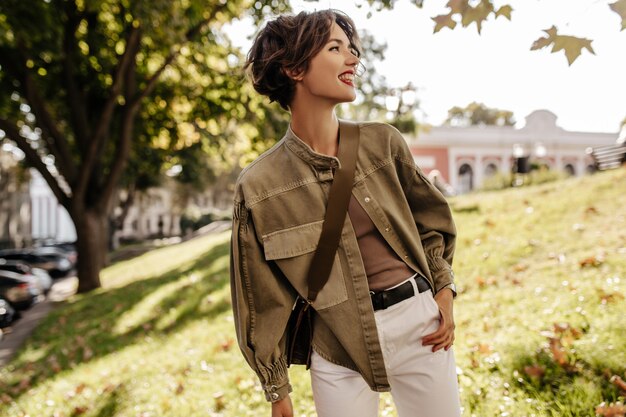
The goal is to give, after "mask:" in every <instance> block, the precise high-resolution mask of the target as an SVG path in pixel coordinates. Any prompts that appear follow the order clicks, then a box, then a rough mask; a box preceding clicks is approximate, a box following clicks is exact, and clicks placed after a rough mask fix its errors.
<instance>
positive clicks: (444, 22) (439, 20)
mask: <svg viewBox="0 0 626 417" xmlns="http://www.w3.org/2000/svg"><path fill="white" fill-rule="evenodd" d="M431 19H433V20H434V21H435V29H434V30H433V33H437V32H439V31H440V30H441V29H443V28H444V27H449V28H450V29H454V27H455V26H456V22H455V21H454V20H452V13H450V14H442V15H439V16H435V17H433V18H431Z"/></svg>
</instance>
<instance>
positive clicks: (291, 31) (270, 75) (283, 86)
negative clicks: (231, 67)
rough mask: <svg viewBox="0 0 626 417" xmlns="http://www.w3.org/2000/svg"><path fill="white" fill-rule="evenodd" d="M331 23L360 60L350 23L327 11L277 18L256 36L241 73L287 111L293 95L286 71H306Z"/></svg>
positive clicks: (346, 18) (324, 40)
mask: <svg viewBox="0 0 626 417" xmlns="http://www.w3.org/2000/svg"><path fill="white" fill-rule="evenodd" d="M333 22H336V23H337V25H338V26H339V27H340V28H341V29H343V31H344V32H345V34H346V36H347V37H348V40H349V41H350V47H351V48H352V49H354V50H355V52H356V54H357V56H360V55H361V41H360V39H359V35H358V34H357V32H356V28H355V26H354V22H353V21H352V19H350V17H348V16H347V15H346V14H344V13H343V12H340V11H338V10H332V9H329V10H320V11H315V12H300V13H298V14H297V15H291V14H286V15H281V16H278V17H277V18H276V19H274V20H271V21H269V22H267V24H266V25H265V26H264V27H263V28H262V29H261V30H260V31H259V32H258V33H257V35H256V37H255V38H254V43H253V44H252V47H251V48H250V51H249V52H248V56H247V60H246V63H245V65H244V69H245V70H247V72H248V74H249V76H250V77H251V79H252V83H253V85H254V89H255V90H256V91H257V92H259V93H260V94H263V95H265V96H268V97H269V99H270V101H272V102H273V101H277V102H278V103H279V104H280V106H281V107H282V108H283V109H285V110H288V109H289V104H290V103H291V101H292V100H293V96H294V94H295V81H294V80H293V79H291V78H290V77H289V76H288V75H287V72H286V71H292V72H293V73H300V72H306V71H307V69H308V67H309V63H310V61H311V58H313V56H315V55H316V54H317V53H318V52H319V51H320V50H321V49H322V47H323V46H324V45H325V44H326V43H327V42H328V40H329V39H330V31H331V27H332V25H333Z"/></svg>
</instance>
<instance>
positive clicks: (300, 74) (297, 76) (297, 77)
mask: <svg viewBox="0 0 626 417" xmlns="http://www.w3.org/2000/svg"><path fill="white" fill-rule="evenodd" d="M282 70H283V72H284V73H285V75H287V77H289V78H291V79H292V80H294V81H302V79H303V78H304V71H302V70H297V71H296V70H290V69H287V68H283V69H282Z"/></svg>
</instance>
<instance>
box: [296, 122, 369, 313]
mask: <svg viewBox="0 0 626 417" xmlns="http://www.w3.org/2000/svg"><path fill="white" fill-rule="evenodd" d="M358 149H359V126H358V125H357V124H356V123H354V122H348V121H344V120H340V121H339V150H338V151H337V157H338V158H339V162H340V165H341V167H340V168H339V169H337V171H336V173H335V175H334V178H333V183H332V185H331V187H330V193H329V196H328V203H327V206H326V215H325V216H324V223H323V224H322V233H321V234H320V240H319V243H318V245H317V249H316V250H315V254H314V255H313V261H312V262H311V266H310V267H309V274H308V276H307V282H308V284H309V294H308V301H309V302H312V301H315V299H316V298H317V294H318V293H319V292H320V290H321V289H322V288H323V287H324V285H326V282H327V281H328V277H329V275H330V271H331V269H332V266H333V260H334V259H335V253H336V252H337V247H338V246H339V239H340V237H341V231H342V230H343V224H344V221H345V219H346V213H347V211H348V203H349V202H350V195H351V194H352V186H353V184H354V171H355V168H356V159H357V153H358Z"/></svg>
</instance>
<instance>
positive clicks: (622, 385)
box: [609, 375, 626, 395]
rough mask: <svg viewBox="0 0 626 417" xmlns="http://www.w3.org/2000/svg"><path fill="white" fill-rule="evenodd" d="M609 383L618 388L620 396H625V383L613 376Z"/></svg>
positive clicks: (618, 377) (617, 376)
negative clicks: (620, 392)
mask: <svg viewBox="0 0 626 417" xmlns="http://www.w3.org/2000/svg"><path fill="white" fill-rule="evenodd" d="M609 382H611V384H613V385H615V386H616V387H617V388H619V389H620V391H622V395H626V381H624V380H623V379H622V378H620V376H619V375H613V376H612V377H611V379H609Z"/></svg>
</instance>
